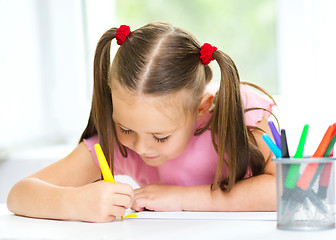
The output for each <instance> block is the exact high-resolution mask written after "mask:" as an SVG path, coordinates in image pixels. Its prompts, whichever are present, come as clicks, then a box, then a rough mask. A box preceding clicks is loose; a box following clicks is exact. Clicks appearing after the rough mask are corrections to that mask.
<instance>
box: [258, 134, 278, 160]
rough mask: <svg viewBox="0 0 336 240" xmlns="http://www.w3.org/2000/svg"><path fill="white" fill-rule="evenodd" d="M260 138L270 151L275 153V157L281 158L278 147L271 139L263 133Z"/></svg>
mask: <svg viewBox="0 0 336 240" xmlns="http://www.w3.org/2000/svg"><path fill="white" fill-rule="evenodd" d="M262 138H263V139H264V141H265V143H266V144H267V146H268V147H269V149H271V151H272V153H273V154H274V155H275V157H276V158H281V157H282V153H281V150H280V148H279V147H278V146H277V145H276V144H275V143H274V142H273V141H272V139H271V138H270V137H269V136H268V135H267V134H266V133H264V134H263V135H262Z"/></svg>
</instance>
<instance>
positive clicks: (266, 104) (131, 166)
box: [84, 85, 274, 187]
mask: <svg viewBox="0 0 336 240" xmlns="http://www.w3.org/2000/svg"><path fill="white" fill-rule="evenodd" d="M241 95H242V99H243V102H244V108H245V109H246V108H252V107H261V108H265V109H267V110H270V111H271V110H272V107H273V106H274V103H273V102H271V101H269V100H268V99H266V98H264V97H262V96H260V95H259V94H257V93H255V92H254V91H252V90H251V89H250V88H249V87H247V86H245V85H241ZM269 115H270V113H269V112H267V111H264V110H253V111H249V112H246V113H245V123H246V124H247V125H249V126H256V125H257V124H258V122H260V121H261V120H262V118H263V117H264V116H265V117H266V118H268V117H269ZM209 116H210V115H209V114H208V116H207V117H209ZM199 124H200V123H198V124H197V126H198V125H199ZM197 126H196V127H197ZM84 142H85V143H86V145H87V147H88V149H89V150H90V151H91V153H92V156H93V159H94V161H95V162H96V164H97V165H98V166H99V163H98V159H97V156H96V154H95V151H94V144H96V143H98V136H97V135H96V136H93V137H91V138H89V139H84ZM127 154H128V157H127V158H124V157H123V156H122V155H121V153H120V151H119V149H118V148H117V147H115V149H114V174H115V175H128V176H130V177H132V178H133V179H134V180H135V182H137V184H138V185H139V186H140V187H142V186H144V185H147V184H167V185H182V186H192V185H205V184H212V183H213V181H214V178H215V175H216V169H217V153H216V151H215V149H214V147H213V145H212V141H211V132H210V130H207V131H205V132H204V133H203V134H202V135H200V136H192V137H191V139H190V142H189V144H188V146H187V148H186V150H185V151H184V152H183V153H182V154H181V155H180V156H178V157H177V158H175V159H171V160H169V161H168V162H166V163H164V164H163V165H161V166H159V167H152V166H149V165H147V164H146V163H145V162H144V161H143V160H142V159H141V158H140V156H139V155H138V154H137V153H136V152H134V151H132V150H130V149H128V148H127ZM226 176H227V168H226V167H224V169H223V177H226Z"/></svg>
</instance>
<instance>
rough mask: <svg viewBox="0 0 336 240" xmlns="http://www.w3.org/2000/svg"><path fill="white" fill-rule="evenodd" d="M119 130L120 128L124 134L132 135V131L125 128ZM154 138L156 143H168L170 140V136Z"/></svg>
mask: <svg viewBox="0 0 336 240" xmlns="http://www.w3.org/2000/svg"><path fill="white" fill-rule="evenodd" d="M119 128H120V131H121V132H122V133H123V134H130V133H132V130H126V129H123V128H121V127H119ZM153 137H154V139H155V141H157V142H159V143H164V142H167V141H168V138H169V136H167V137H164V138H158V137H155V136H153Z"/></svg>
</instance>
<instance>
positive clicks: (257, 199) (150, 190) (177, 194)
mask: <svg viewBox="0 0 336 240" xmlns="http://www.w3.org/2000/svg"><path fill="white" fill-rule="evenodd" d="M258 127H259V128H261V129H263V130H265V131H266V133H268V134H270V129H269V127H268V123H267V120H266V119H263V120H262V121H261V122H260V123H259V124H258ZM253 134H254V136H255V138H256V140H257V143H258V147H259V149H260V151H261V152H262V153H263V155H264V157H265V161H266V166H265V170H264V174H262V175H259V176H255V177H251V178H248V179H244V180H241V181H239V182H237V183H236V184H235V185H234V186H233V187H232V189H231V191H230V192H223V191H222V190H220V189H217V190H215V191H211V189H210V185H203V186H190V187H184V186H166V185H148V186H145V187H144V188H140V189H136V190H135V200H136V201H135V202H134V204H133V206H132V208H133V209H135V210H138V211H142V210H144V209H149V210H156V211H182V210H185V211H275V210H276V186H275V164H274V163H273V162H272V161H271V158H272V156H273V155H272V153H271V152H270V150H269V149H268V147H267V146H266V144H265V143H264V141H263V140H262V134H263V133H262V132H260V131H254V132H253Z"/></svg>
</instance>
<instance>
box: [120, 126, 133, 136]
mask: <svg viewBox="0 0 336 240" xmlns="http://www.w3.org/2000/svg"><path fill="white" fill-rule="evenodd" d="M119 128H120V131H121V132H122V133H123V134H130V133H132V130H129V129H124V128H122V127H119Z"/></svg>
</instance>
